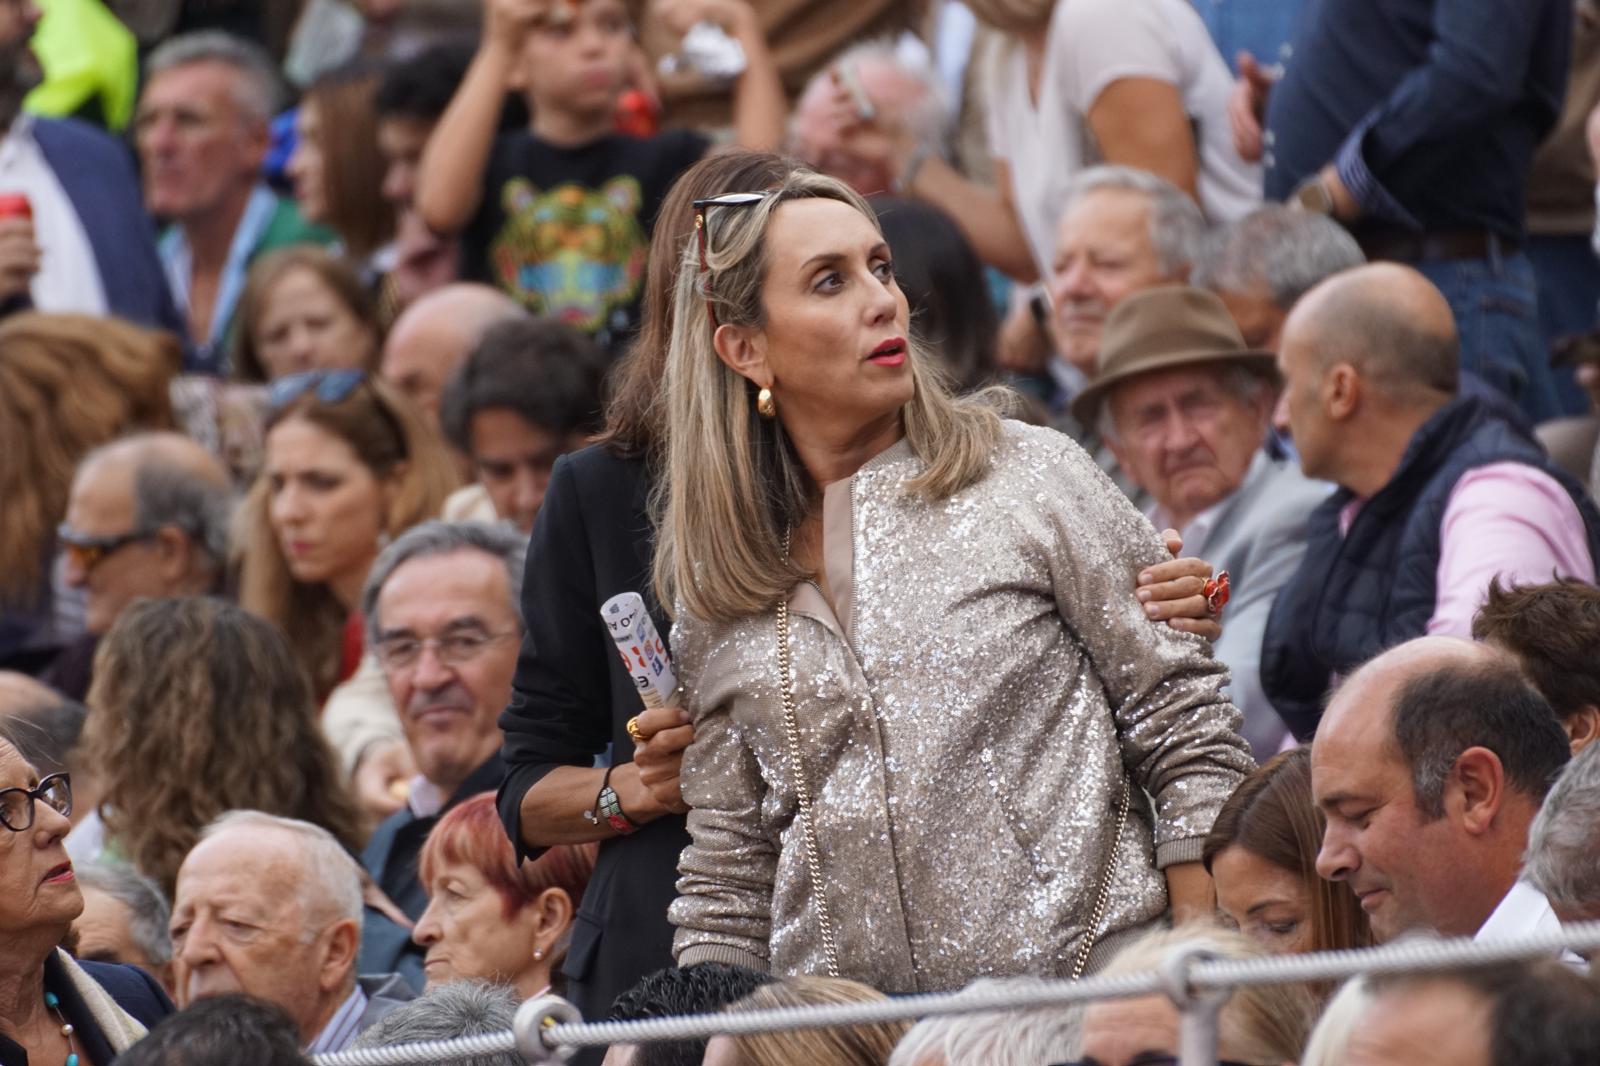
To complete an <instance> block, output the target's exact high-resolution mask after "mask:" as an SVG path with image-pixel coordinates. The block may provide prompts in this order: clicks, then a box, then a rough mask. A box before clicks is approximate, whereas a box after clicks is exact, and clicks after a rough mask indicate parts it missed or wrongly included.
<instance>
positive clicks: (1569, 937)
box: [314, 922, 1600, 1066]
mask: <svg viewBox="0 0 1600 1066" xmlns="http://www.w3.org/2000/svg"><path fill="white" fill-rule="evenodd" d="M1563 949H1569V950H1574V951H1596V950H1600V922H1585V923H1582V924H1574V925H1568V926H1565V927H1563V928H1561V929H1559V930H1557V931H1555V932H1549V933H1534V934H1529V935H1527V936H1520V937H1512V938H1507V939H1503V940H1494V941H1482V942H1480V941H1475V940H1471V939H1460V940H1430V939H1415V940H1405V941H1401V942H1400V943H1396V944H1388V945H1385V946H1383V947H1380V948H1367V949H1363V950H1357V951H1327V952H1318V953H1316V954H1308V955H1274V956H1269V957H1266V958H1259V959H1242V960H1228V959H1218V960H1210V959H1198V960H1195V961H1194V962H1192V963H1191V964H1190V965H1189V967H1188V969H1187V974H1186V975H1183V976H1186V979H1187V985H1188V987H1189V988H1190V989H1191V990H1193V991H1202V990H1207V989H1212V990H1217V989H1231V988H1237V987H1239V986H1241V985H1268V984H1289V983H1293V982H1302V981H1306V982H1309V981H1319V982H1320V981H1340V980H1343V979H1345V978H1347V977H1353V976H1355V975H1356V974H1370V973H1382V974H1391V973H1431V972H1435V971H1440V970H1452V969H1461V968H1464V967H1471V966H1484V965H1489V964H1492V963H1497V962H1507V961H1511V960H1515V959H1526V958H1536V957H1539V956H1553V955H1556V954H1558V953H1559V952H1561V951H1562V950H1563ZM1172 980H1173V978H1172V975H1171V974H1164V973H1163V972H1161V971H1156V970H1147V971H1144V972H1141V973H1131V974H1117V975H1115V976H1110V977H1089V978H1085V979H1084V980H1081V981H1054V982H1049V983H1046V984H1038V983H1033V982H1030V983H1029V984H1028V985H1027V986H1025V987H1020V988H1010V987H1007V986H1005V985H1004V984H988V985H985V986H984V987H982V988H978V989H968V990H964V991H960V992H945V993H933V994H927V995H917V996H898V997H895V998H892V999H886V1000H879V1001H875V1002H869V1003H850V1004H842V1005H829V1006H817V1007H781V1008H774V1009H770V1010H760V1011H740V1012H738V1013H721V1014H703V1015H690V1016H683V1017H674V1018H649V1019H645V1020H642V1021H630V1022H572V1021H566V1020H564V1019H563V1018H558V1017H555V1016H554V1015H553V1014H551V1015H550V1016H549V1017H548V1018H546V1017H543V1015H545V1014H549V1011H547V1010H537V1011H530V1010H529V1008H530V1007H531V1006H532V1002H530V1003H528V1004H524V1008H523V1010H521V1011H519V1012H518V1022H519V1024H521V1023H524V1019H525V1018H526V1019H527V1026H528V1028H529V1033H528V1035H529V1037H530V1038H531V1037H533V1036H534V1033H535V1031H536V1032H537V1034H538V1038H539V1039H540V1040H542V1044H543V1046H544V1047H545V1048H549V1049H552V1050H551V1051H550V1053H549V1054H547V1055H544V1056H543V1057H542V1058H541V1057H534V1056H530V1057H529V1061H530V1062H541V1061H543V1062H557V1061H560V1058H559V1055H560V1053H559V1052H557V1051H556V1050H554V1049H562V1050H563V1051H567V1053H570V1049H575V1048H579V1047H599V1046H604V1045H607V1044H642V1043H653V1042H657V1041H666V1040H704V1039H706V1038H708V1037H711V1036H715V1035H717V1034H719V1033H727V1034H732V1035H743V1034H749V1033H763V1032H783V1031H788V1030H794V1029H823V1028H832V1027H835V1026H849V1025H870V1024H873V1023H876V1022H890V1021H909V1020H913V1019H917V1018H924V1017H927V1016H929V1015H934V1014H977V1013H987V1012H990V1011H1013V1010H1025V1009H1029V1008H1040V1007H1060V1006H1066V1005H1068V1004H1073V1003H1082V1002H1085V1001H1088V1000H1096V999H1117V998H1124V997H1128V996H1144V995H1151V994H1155V993H1165V992H1166V991H1167V990H1168V989H1169V988H1170V987H1171V986H1172ZM552 1001H553V1002H554V1003H557V1004H561V1005H563V1006H565V1004H564V1001H559V1000H554V999H553V997H547V999H546V1000H544V1001H539V1002H540V1004H541V1007H543V1006H544V1005H545V1004H547V1003H550V1002H552ZM563 1013H566V1016H567V1017H571V1015H570V1013H567V1012H563ZM535 1027H536V1029H535ZM490 1040H494V1041H497V1042H496V1043H494V1045H493V1046H492V1047H490V1046H488V1045H486V1044H483V1043H473V1042H482V1041H490ZM516 1046H518V1045H517V1042H516V1039H515V1037H514V1036H513V1034H512V1033H509V1032H507V1033H495V1034H490V1035H488V1036H482V1037H469V1038H465V1039H463V1040H442V1041H433V1042H431V1043H428V1044H418V1045H405V1046H400V1047H392V1048H372V1049H369V1050H365V1051H360V1052H340V1053H338V1054H333V1055H318V1056H315V1057H314V1061H315V1062H316V1063H317V1064H318V1066H388V1064H395V1066H402V1064H408V1063H422V1062H441V1061H447V1060H450V1059H456V1058H464V1057H468V1056H470V1055H475V1054H484V1053H485V1052H486V1051H489V1052H492V1051H506V1050H510V1049H512V1048H513V1047H516ZM522 1048H523V1052H524V1054H525V1055H528V1053H529V1050H530V1046H529V1044H528V1043H524V1044H523V1045H522ZM351 1056H361V1057H359V1058H356V1057H351Z"/></svg>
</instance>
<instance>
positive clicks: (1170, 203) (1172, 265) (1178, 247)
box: [1061, 166, 1206, 279]
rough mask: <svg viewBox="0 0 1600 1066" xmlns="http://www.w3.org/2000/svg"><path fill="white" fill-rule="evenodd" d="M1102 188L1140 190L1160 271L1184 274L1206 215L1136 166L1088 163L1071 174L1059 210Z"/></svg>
mask: <svg viewBox="0 0 1600 1066" xmlns="http://www.w3.org/2000/svg"><path fill="white" fill-rule="evenodd" d="M1106 189H1120V190H1123V191H1126V192H1136V193H1142V194H1143V195H1144V196H1145V198H1146V199H1148V200H1149V201H1150V245H1151V247H1152V248H1154V249H1155V253H1156V259H1157V261H1158V262H1159V264H1160V266H1161V272H1162V273H1163V274H1164V275H1166V276H1167V277H1169V278H1173V279H1180V278H1183V277H1184V276H1185V275H1187V273H1188V271H1189V268H1190V267H1191V266H1192V265H1193V263H1194V260H1195V256H1197V255H1198V254H1199V252H1200V248H1201V245H1202V243H1203V242H1204V240H1205V235H1206V219H1205V215H1203V214H1201V212H1200V206H1199V205H1198V204H1196V203H1195V202H1194V200H1193V199H1192V198H1191V197H1190V196H1189V194H1188V193H1186V192H1184V191H1183V190H1182V189H1180V188H1178V187H1177V186H1176V185H1174V184H1172V183H1171V182H1170V181H1167V180H1166V179H1165V178H1161V177H1157V176H1156V175H1154V174H1152V173H1150V172H1149V171H1147V170H1139V169H1138V168H1137V167H1124V166H1098V167H1090V168H1089V169H1087V170H1084V171H1082V172H1080V173H1078V174H1077V175H1075V176H1073V177H1072V178H1071V179H1070V180H1069V181H1068V182H1067V185H1066V188H1065V189H1064V190H1063V192H1062V196H1061V214H1062V216H1065V215H1066V214H1067V212H1069V211H1071V210H1072V208H1073V207H1074V206H1075V205H1076V204H1077V203H1078V201H1080V200H1082V199H1084V198H1085V197H1086V196H1088V195H1089V194H1091V193H1095V192H1100V191H1102V190H1106Z"/></svg>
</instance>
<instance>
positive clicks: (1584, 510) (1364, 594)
mask: <svg viewBox="0 0 1600 1066" xmlns="http://www.w3.org/2000/svg"><path fill="white" fill-rule="evenodd" d="M1503 462H1517V463H1526V464H1527V465H1528V466H1532V467H1537V468H1538V469H1540V470H1542V471H1544V472H1545V473H1546V474H1549V475H1550V476H1551V477H1553V478H1555V479H1556V480H1557V481H1558V482H1560V484H1561V486H1562V487H1563V488H1565V489H1566V490H1567V492H1568V493H1569V494H1570V495H1571V496H1572V500H1573V502H1574V503H1575V504H1577V507H1578V511H1579V513H1580V514H1581V515H1582V516H1583V522H1584V526H1585V528H1586V529H1587V531H1588V535H1589V556H1590V558H1591V559H1595V560H1600V511H1597V510H1596V509H1595V505H1594V502H1593V501H1592V500H1590V499H1589V497H1588V495H1587V494H1586V493H1585V491H1584V489H1583V487H1582V486H1581V485H1579V484H1578V482H1577V481H1575V480H1574V479H1573V478H1572V477H1571V476H1569V475H1568V474H1567V473H1566V472H1565V471H1563V470H1562V469H1561V468H1560V467H1558V466H1556V464H1555V463H1553V462H1552V461H1551V460H1550V457H1549V456H1548V455H1546V454H1545V452H1544V449H1543V448H1541V447H1540V446H1539V444H1538V442H1537V441H1535V440H1534V439H1533V437H1532V436H1531V435H1529V433H1528V432H1527V430H1525V429H1523V428H1521V427H1519V426H1518V425H1516V424H1515V423H1514V422H1513V421H1511V420H1510V419H1509V418H1507V417H1506V416H1505V415H1504V414H1502V413H1500V412H1499V411H1497V410H1496V409H1495V408H1493V407H1492V406H1490V405H1489V404H1486V403H1485V402H1484V401H1482V400H1480V399H1476V398H1473V397H1460V398H1457V399H1456V400H1454V401H1452V402H1451V403H1449V404H1448V405H1446V406H1445V407H1443V408H1442V409H1440V410H1439V411H1438V412H1437V413H1435V414H1434V416H1433V417H1432V418H1430V419H1429V420H1428V421H1427V422H1425V423H1424V424H1423V426H1422V428H1421V429H1419V430H1417V432H1416V435H1415V436H1413V437H1412V439H1411V443H1410V445H1409V446H1408V447H1407V449H1406V453H1405V455H1404V456H1403V457H1402V458H1401V460H1400V466H1399V468H1398V469H1396V471H1395V474H1394V476H1393V477H1392V478H1390V479H1389V483H1388V484H1387V485H1385V486H1384V487H1383V488H1382V489H1380V490H1379V491H1378V492H1377V493H1376V494H1375V495H1374V496H1373V497H1372V498H1371V499H1369V500H1368V501H1367V502H1366V503H1365V504H1363V505H1362V508H1361V511H1360V513H1359V514H1357V515H1356V518H1355V521H1353V522H1352V523H1351V524H1350V529H1349V531H1348V532H1347V533H1346V534H1345V535H1343V536H1341V535H1340V533H1339V512H1340V511H1342V510H1343V509H1344V508H1345V506H1346V505H1347V504H1348V503H1350V501H1351V499H1353V495H1352V493H1351V492H1350V491H1349V490H1348V489H1340V490H1339V491H1338V492H1335V493H1334V494H1333V495H1332V496H1330V497H1329V498H1328V500H1327V501H1326V502H1325V503H1323V504H1322V506H1320V507H1318V508H1317V509H1316V511H1314V512H1313V513H1312V515H1311V520H1310V522H1309V526H1308V536H1307V547H1306V554H1305V557H1304V559H1302V560H1301V563H1300V567H1299V569H1298V570H1296V571H1295V575H1294V577H1293V578H1291V579H1290V581H1289V583H1288V584H1287V585H1285V586H1284V587H1283V590H1282V591H1281V592H1279V594H1278V598H1277V600H1276V601H1274V603H1273V605H1272V614H1271V616H1270V617H1269V618H1268V620H1267V632H1266V638H1265V640H1264V641H1263V643H1262V648H1261V683H1262V687H1263V689H1265V691H1266V693H1267V696H1268V697H1269V698H1270V699H1271V700H1272V704H1273V706H1274V707H1276V708H1277V710H1278V713H1279V714H1280V715H1281V716H1282V717H1283V720H1284V723H1285V724H1286V725H1288V727H1289V728H1290V730H1292V731H1293V732H1294V734H1295V736H1296V737H1298V738H1299V739H1301V740H1302V741H1305V740H1310V739H1311V736H1312V734H1313V733H1314V732H1315V731H1316V728H1317V721H1318V719H1320V718H1321V717H1322V698H1323V696H1324V695H1325V694H1326V692H1327V691H1328V686H1329V683H1330V680H1331V679H1332V677H1333V676H1334V675H1335V674H1345V673H1348V672H1350V671H1351V670H1353V669H1355V668H1356V667H1357V666H1360V665H1361V664H1362V663H1363V662H1365V661H1366V660H1368V659H1370V658H1372V656H1374V655H1376V654H1378V653H1379V652H1381V651H1383V650H1385V649H1386V648H1390V647H1393V646H1394V645H1396V644H1400V643H1402V642H1404V641H1407V640H1410V639H1412V638H1414V637H1420V636H1422V635H1423V634H1424V633H1425V632H1426V631H1427V626H1428V620H1429V619H1430V618H1432V617H1433V612H1434V607H1435V604H1436V602H1437V600H1438V587H1437V579H1438V571H1439V552H1440V543H1441V532H1440V526H1441V523H1442V522H1443V520H1444V512H1445V508H1446V507H1447V506H1448V505H1449V503H1450V493H1451V491H1452V490H1453V489H1454V488H1455V485H1456V482H1457V481H1459V480H1460V479H1461V477H1462V475H1464V474H1466V473H1467V472H1468V471H1471V470H1474V469H1476V468H1478V467H1482V466H1488V465H1489V464H1491V463H1503Z"/></svg>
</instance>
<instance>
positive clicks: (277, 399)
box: [267, 370, 367, 411]
mask: <svg viewBox="0 0 1600 1066" xmlns="http://www.w3.org/2000/svg"><path fill="white" fill-rule="evenodd" d="M366 380H367V372H366V371H365V370H302V371H301V372H300V373H298V374H290V375H288V376H286V377H281V378H279V379H278V380H277V381H274V382H273V383H272V388H271V389H270V390H269V391H268V392H267V403H268V405H270V406H271V407H272V409H273V410H274V411H276V410H278V409H279V408H281V407H284V406H286V405H288V404H291V403H293V402H294V401H296V400H298V399H299V398H300V397H302V396H304V395H306V394H307V393H311V394H312V395H314V396H315V397H316V398H317V399H319V400H321V401H322V402H323V403H342V402H343V401H345V400H348V399H349V398H350V395H351V394H352V393H354V392H355V391H356V389H358V388H360V387H361V383H362V382H364V381H366Z"/></svg>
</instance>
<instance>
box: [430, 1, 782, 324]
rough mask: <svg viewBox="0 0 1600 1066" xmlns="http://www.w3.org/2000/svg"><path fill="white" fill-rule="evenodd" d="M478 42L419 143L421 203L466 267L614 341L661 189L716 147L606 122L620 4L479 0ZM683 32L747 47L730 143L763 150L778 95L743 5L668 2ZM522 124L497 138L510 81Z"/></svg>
mask: <svg viewBox="0 0 1600 1066" xmlns="http://www.w3.org/2000/svg"><path fill="white" fill-rule="evenodd" d="M486 5H487V7H486V13H485V19H484V30H483V38H482V41H481V43H480V44H479V46H478V51H477V54H476V55H475V56H474V57H473V60H472V64H471V66H470V67H469V68H468V70H467V74H466V77H465V78H464V79H463V80H462V83H461V87H460V89H459V90H458V91H457V93H456V94H455V97H454V99H452V100H451V102H450V107H449V109H448V110H447V111H446V112H445V116H444V119H443V120H442V121H441V122H440V123H439V126H438V129H437V131H436V132H435V134H434V136H433V137H432V138H431V139H430V140H429V142H428V146H427V149H426V150H425V151H424V152H423V156H422V166H421V170H420V172H419V178H418V182H417V190H416V198H415V203H416V207H417V210H418V212H419V213H420V215H421V217H422V219H423V220H424V221H425V222H426V223H427V224H428V225H429V226H430V227H431V228H432V229H433V230H434V231H435V232H437V233H441V234H460V235H461V241H462V276H463V277H464V278H467V279H471V280H480V281H488V282H490V283H492V284H495V285H498V286H500V287H501V288H503V289H505V290H506V291H507V292H509V293H510V294H511V295H512V296H514V297H515V298H516V299H518V300H520V301H521V302H522V303H523V304H524V305H525V306H527V307H528V308H529V309H530V310H532V311H533V312H535V313H537V314H546V315H552V316H554V317H557V318H559V319H560V320H561V321H563V322H565V323H567V324H568V325H570V326H573V327H574V328H577V329H581V330H582V331H584V332H585V333H588V334H590V335H591V336H593V337H594V338H595V339H596V340H597V341H599V342H600V343H601V344H602V345H604V346H607V347H609V348H611V349H612V350H613V351H615V350H616V349H617V348H618V346H619V345H620V343H621V342H623V341H625V340H626V338H627V337H629V336H630V335H631V334H632V333H633V331H634V328H635V327H636V325H637V321H638V301H639V295H640V292H641V290H642V287H643V281H644V263H645V253H646V250H647V248H648V246H649V236H650V229H651V226H652V225H653V224H654V221H655V215H656V211H657V209H658V207H659V206H660V203H661V199H662V197H664V196H665V195H666V191H667V188H668V187H669V186H670V185H671V184H672V182H673V181H674V180H675V179H676V178H677V176H678V175H679V174H680V173H682V171H683V170H685V169H686V168H687V167H688V166H689V165H690V164H692V163H694V162H695V161H696V160H698V159H699V158H700V157H701V156H702V155H704V154H705V152H706V151H707V150H708V148H709V147H710V140H709V139H708V138H707V137H706V136H705V135H704V134H701V133H698V132H695V131H691V130H674V131H671V132H668V133H664V134H661V135H660V136H657V137H646V138H635V137H626V136H622V135H620V134H617V133H616V132H614V127H615V114H616V106H617V101H618V99H619V98H620V96H621V94H622V93H623V91H624V90H625V89H626V87H627V80H628V68H629V62H630V58H631V54H632V51H633V27H632V24H631V22H630V21H629V18H628V10H627V8H626V7H625V6H624V3H623V0H486ZM662 11H663V12H664V13H665V12H669V11H670V13H671V16H672V18H673V20H674V22H676V23H677V24H678V28H679V29H680V30H684V31H686V30H688V29H689V28H690V27H691V26H693V25H695V24H697V23H700V22H705V21H710V22H715V23H717V24H718V25H720V26H721V27H722V29H723V30H724V31H726V32H727V33H728V34H729V35H731V36H732V37H733V38H734V39H735V40H736V41H738V43H739V44H740V46H741V47H742V48H743V50H744V54H745V68H744V71H743V73H741V74H740V75H739V76H738V79H737V81H736V83H735V88H734V99H735V107H734V131H733V132H734V139H735V141H737V142H738V143H739V144H741V145H743V146H744V147H748V148H769V147H771V146H773V145H775V144H777V143H778V142H779V140H781V138H782V136H783V123H784V116H785V114H786V111H787V103H786V101H785V99H784V95H783V87H782V85H781V84H780V83H779V81H778V75H777V72H776V67H775V66H774V63H773V60H772V55H771V53H770V51H768V49H767V45H766V40H765V38H764V37H763V35H762V32H761V28H760V25H759V22H758V20H757V18H756V15H755V12H754V11H753V10H752V8H751V7H750V4H749V3H748V2H747V0H670V2H669V3H668V4H665V5H663V7H662ZM508 88H510V89H517V90H520V91H521V92H522V93H523V95H524V97H525V99H526V100H527V103H528V108H529V111H530V112H531V113H532V119H531V121H530V123H529V125H528V128H527V129H525V130H518V131H515V132H512V133H508V134H504V135H501V136H498V137H497V136H496V135H495V124H496V121H497V119H498V117H499V114H500V104H501V100H502V98H503V96H504V94H505V92H506V90H507V89H508Z"/></svg>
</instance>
